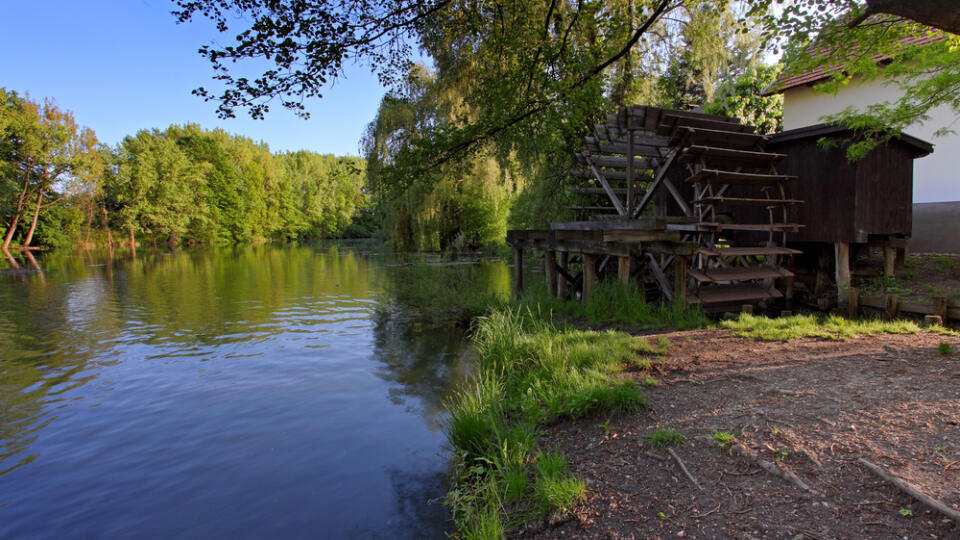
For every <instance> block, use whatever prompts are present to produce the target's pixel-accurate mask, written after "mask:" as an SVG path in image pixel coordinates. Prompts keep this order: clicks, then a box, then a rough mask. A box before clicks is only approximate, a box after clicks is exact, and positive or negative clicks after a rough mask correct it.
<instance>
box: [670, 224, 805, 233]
mask: <svg viewBox="0 0 960 540" xmlns="http://www.w3.org/2000/svg"><path fill="white" fill-rule="evenodd" d="M801 227H803V225H801V224H799V223H711V222H703V223H689V224H672V223H668V224H667V230H668V231H693V232H722V231H780V232H797V231H799V230H800V228H801Z"/></svg>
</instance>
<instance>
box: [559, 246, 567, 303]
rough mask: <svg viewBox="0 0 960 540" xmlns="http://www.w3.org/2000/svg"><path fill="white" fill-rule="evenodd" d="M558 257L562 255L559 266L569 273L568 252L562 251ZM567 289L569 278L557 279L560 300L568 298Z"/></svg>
mask: <svg viewBox="0 0 960 540" xmlns="http://www.w3.org/2000/svg"><path fill="white" fill-rule="evenodd" d="M558 255H560V262H559V264H558V266H559V267H560V268H562V269H563V271H564V272H567V252H566V251H560V252H558ZM567 273H569V272H567ZM567 287H568V284H567V278H565V277H560V278H558V279H557V297H558V298H566V297H567V292H568V289H567Z"/></svg>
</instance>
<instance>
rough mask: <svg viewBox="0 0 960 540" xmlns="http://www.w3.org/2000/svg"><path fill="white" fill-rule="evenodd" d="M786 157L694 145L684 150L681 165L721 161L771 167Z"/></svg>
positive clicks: (753, 151)
mask: <svg viewBox="0 0 960 540" xmlns="http://www.w3.org/2000/svg"><path fill="white" fill-rule="evenodd" d="M786 157H787V155H786V154H777V153H774V152H758V151H756V150H737V149H735V148H722V147H717V146H704V145H701V144H694V145H691V146H688V147H687V148H685V149H684V150H683V153H682V154H681V155H680V163H698V162H700V161H707V162H715V161H719V162H722V163H734V164H738V165H741V166H744V167H769V166H771V165H773V164H774V163H776V162H778V161H780V160H782V159H784V158H786Z"/></svg>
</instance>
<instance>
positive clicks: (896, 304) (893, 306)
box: [884, 294, 900, 319]
mask: <svg viewBox="0 0 960 540" xmlns="http://www.w3.org/2000/svg"><path fill="white" fill-rule="evenodd" d="M884 304H885V308H884V310H885V311H886V312H887V318H888V319H893V318H894V317H896V316H897V312H898V311H900V297H899V296H897V295H895V294H888V295H887V296H886V297H885V298H884Z"/></svg>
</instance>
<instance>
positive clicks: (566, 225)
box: [550, 216, 667, 231]
mask: <svg viewBox="0 0 960 540" xmlns="http://www.w3.org/2000/svg"><path fill="white" fill-rule="evenodd" d="M550 228H551V229H552V230H556V231H603V230H610V229H618V230H634V231H636V230H640V231H663V230H666V228H667V220H666V219H665V218H662V217H656V216H639V217H635V218H630V219H626V218H625V219H616V220H604V221H554V222H553V223H551V224H550Z"/></svg>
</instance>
